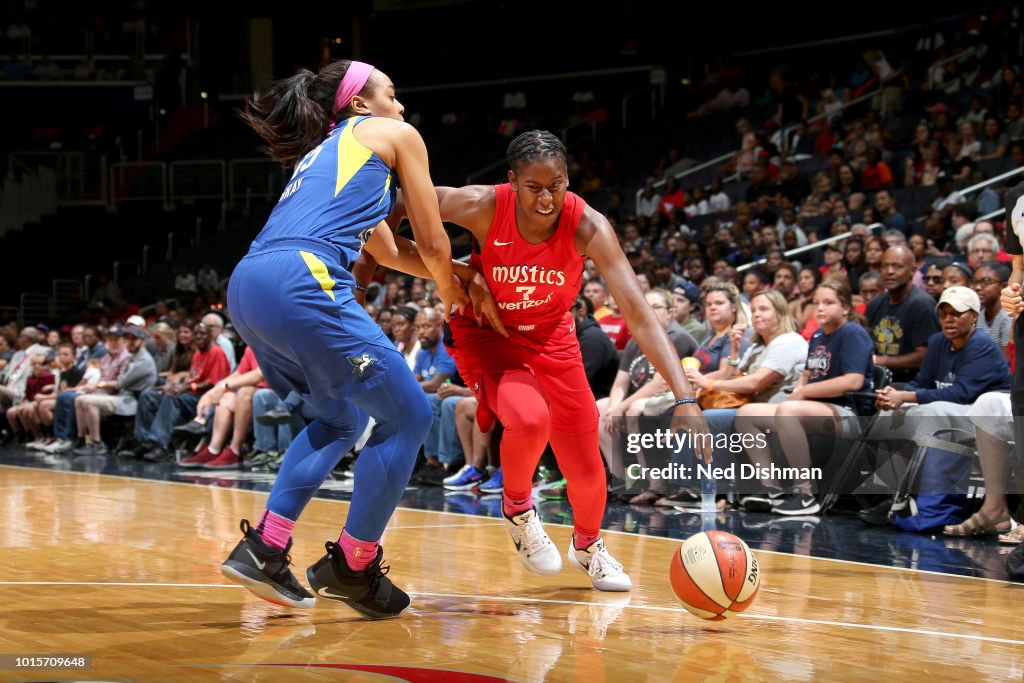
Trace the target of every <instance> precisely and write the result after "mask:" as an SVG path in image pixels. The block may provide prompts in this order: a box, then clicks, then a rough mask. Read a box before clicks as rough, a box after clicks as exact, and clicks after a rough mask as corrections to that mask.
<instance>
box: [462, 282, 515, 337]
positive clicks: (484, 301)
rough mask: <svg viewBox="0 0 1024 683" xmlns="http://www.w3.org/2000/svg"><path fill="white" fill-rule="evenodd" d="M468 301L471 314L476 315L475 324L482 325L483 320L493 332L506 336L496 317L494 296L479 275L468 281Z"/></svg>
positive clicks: (499, 319)
mask: <svg viewBox="0 0 1024 683" xmlns="http://www.w3.org/2000/svg"><path fill="white" fill-rule="evenodd" d="M468 289H469V299H470V301H471V302H472V304H473V313H474V314H475V315H476V324H477V325H481V326H482V325H483V324H484V318H487V322H489V323H490V324H491V327H492V328H493V329H494V331H495V332H497V333H498V334H500V335H501V336H502V337H507V336H508V331H507V330H506V329H505V325H504V323H502V322H501V316H500V315H498V305H497V304H496V303H494V296H493V295H491V288H490V287H488V286H487V280H486V279H485V278H484V276H483V275H481V274H480V273H476V274H474V275H473V279H472V280H470V281H469V284H468Z"/></svg>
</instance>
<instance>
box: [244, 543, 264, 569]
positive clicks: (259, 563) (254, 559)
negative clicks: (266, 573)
mask: <svg viewBox="0 0 1024 683" xmlns="http://www.w3.org/2000/svg"><path fill="white" fill-rule="evenodd" d="M245 552H247V553H249V557H251V558H252V561H253V562H255V563H256V566H257V567H259V568H260V569H263V568H264V567H266V566H267V563H266V562H260V561H259V560H258V559H256V554H255V553H254V552H253V551H251V550H249V549H248V548H246V549H245Z"/></svg>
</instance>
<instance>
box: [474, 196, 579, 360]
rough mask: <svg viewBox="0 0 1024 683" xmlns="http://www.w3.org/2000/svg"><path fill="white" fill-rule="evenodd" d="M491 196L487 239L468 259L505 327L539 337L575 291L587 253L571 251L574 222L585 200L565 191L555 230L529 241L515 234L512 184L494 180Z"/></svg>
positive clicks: (559, 315) (567, 306) (565, 308)
mask: <svg viewBox="0 0 1024 683" xmlns="http://www.w3.org/2000/svg"><path fill="white" fill-rule="evenodd" d="M494 199H495V206H494V220H493V221H491V227H490V229H489V230H488V232H487V241H486V243H484V244H482V245H479V251H477V250H476V249H474V251H473V255H472V257H471V259H470V264H471V265H472V266H473V267H474V268H476V269H477V270H479V271H480V272H481V273H482V274H483V275H484V277H485V278H486V280H487V286H488V287H490V288H491V294H492V295H493V296H494V301H495V303H496V304H497V306H498V312H499V314H500V315H501V321H502V322H503V323H504V324H505V328H506V329H507V330H508V331H509V332H510V333H512V334H513V335H514V336H519V335H523V336H524V337H527V338H538V339H541V338H543V337H545V336H547V335H548V334H550V333H551V332H552V331H553V330H554V329H555V328H556V327H557V326H558V325H559V323H561V322H562V321H563V320H564V319H565V316H566V314H567V313H568V311H569V309H570V308H572V305H573V303H574V302H575V301H576V296H577V295H578V294H579V291H580V286H581V284H582V278H583V262H584V261H585V260H586V259H585V257H583V256H580V254H579V252H577V251H576V227H577V226H578V225H579V222H580V218H581V217H582V216H583V209H584V207H585V206H586V203H585V202H584V201H583V200H582V199H581V198H580V197H579V196H578V195H576V194H573V193H572V192H567V193H566V195H565V203H564V204H563V205H562V211H561V214H560V216H559V219H558V226H557V227H556V228H555V232H554V234H553V235H551V237H550V238H549V239H547V240H546V241H544V242H541V243H540V244H530V243H529V242H527V241H526V240H525V239H523V236H522V235H520V234H519V227H518V225H517V224H516V193H515V192H513V191H512V187H511V185H509V184H507V183H505V184H503V185H496V186H495V188H494ZM474 325H475V322H474ZM517 333H518V334H517ZM529 345H530V346H534V344H529Z"/></svg>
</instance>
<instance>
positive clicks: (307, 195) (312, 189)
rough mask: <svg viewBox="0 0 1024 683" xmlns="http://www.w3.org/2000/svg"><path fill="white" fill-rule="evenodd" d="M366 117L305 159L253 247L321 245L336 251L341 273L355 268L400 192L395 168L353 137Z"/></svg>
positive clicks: (347, 124) (339, 128)
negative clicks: (293, 242)
mask: <svg viewBox="0 0 1024 683" xmlns="http://www.w3.org/2000/svg"><path fill="white" fill-rule="evenodd" d="M366 118H367V117H365V116H358V117H353V118H350V119H346V120H345V121H343V122H341V123H340V124H339V125H338V126H337V127H336V128H335V129H334V130H333V131H331V134H330V135H328V136H327V138H326V139H325V140H324V141H323V142H321V143H320V145H318V146H317V147H316V149H314V150H313V151H311V152H309V153H308V154H307V155H306V156H304V157H303V158H302V160H301V161H300V162H299V163H298V164H297V165H296V166H295V172H294V173H293V174H292V177H291V180H289V181H288V185H287V186H286V187H285V188H284V192H282V193H281V198H280V199H279V200H278V202H277V206H275V207H274V210H273V211H272V212H271V213H270V218H269V219H268V220H267V224H266V225H265V226H264V227H263V230H262V231H261V232H260V234H259V235H258V236H257V237H256V242H255V243H254V244H261V243H265V242H268V241H270V240H274V239H280V238H295V237H301V238H312V239H316V240H321V241H323V242H327V243H329V244H331V245H332V246H334V247H337V248H338V250H339V251H340V257H339V258H340V265H341V266H342V268H345V269H346V270H347V269H348V268H350V267H351V264H352V262H353V261H355V260H356V258H357V257H358V256H359V251H360V250H361V249H362V247H363V244H365V243H366V240H367V239H369V237H370V233H372V232H373V228H374V227H375V226H376V225H377V224H378V223H380V222H381V221H382V220H384V218H386V217H387V215H388V214H389V213H391V209H392V207H393V206H394V204H395V194H396V191H397V189H396V187H395V183H394V178H393V174H392V171H391V169H390V168H388V167H387V165H386V164H385V163H384V161H383V159H381V158H380V157H379V156H377V155H376V154H375V153H374V152H372V151H371V150H370V149H368V148H366V147H364V146H363V145H361V144H360V143H359V141H358V140H356V138H355V135H353V131H354V130H355V127H356V126H357V125H359V123H360V122H361V121H363V120H364V119H366Z"/></svg>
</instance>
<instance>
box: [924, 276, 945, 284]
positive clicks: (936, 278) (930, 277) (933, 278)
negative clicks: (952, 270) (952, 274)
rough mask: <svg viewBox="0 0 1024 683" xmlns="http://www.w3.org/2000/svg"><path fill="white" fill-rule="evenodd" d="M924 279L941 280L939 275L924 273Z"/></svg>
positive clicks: (926, 280) (928, 280)
mask: <svg viewBox="0 0 1024 683" xmlns="http://www.w3.org/2000/svg"><path fill="white" fill-rule="evenodd" d="M924 281H925V282H935V283H938V282H942V276H941V275H925V276H924Z"/></svg>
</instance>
